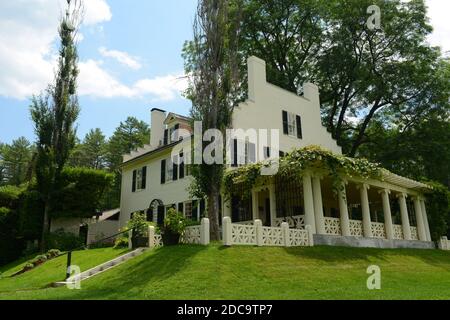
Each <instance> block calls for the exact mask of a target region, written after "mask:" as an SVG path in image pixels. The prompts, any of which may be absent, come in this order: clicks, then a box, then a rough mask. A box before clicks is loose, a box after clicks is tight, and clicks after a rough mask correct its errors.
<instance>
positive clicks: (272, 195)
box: [269, 184, 277, 227]
mask: <svg viewBox="0 0 450 320" xmlns="http://www.w3.org/2000/svg"><path fill="white" fill-rule="evenodd" d="M269 197H270V226H271V227H275V219H276V217H277V197H276V194H275V185H274V184H271V185H270V186H269Z"/></svg>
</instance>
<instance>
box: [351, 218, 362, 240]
mask: <svg viewBox="0 0 450 320" xmlns="http://www.w3.org/2000/svg"><path fill="white" fill-rule="evenodd" d="M350 235H351V236H354V237H362V236H363V235H364V233H363V223H362V221H360V220H350Z"/></svg>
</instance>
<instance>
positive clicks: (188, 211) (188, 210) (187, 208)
mask: <svg viewBox="0 0 450 320" xmlns="http://www.w3.org/2000/svg"><path fill="white" fill-rule="evenodd" d="M184 217H185V218H186V219H187V220H192V218H193V217H192V202H191V201H189V202H185V203H184Z"/></svg>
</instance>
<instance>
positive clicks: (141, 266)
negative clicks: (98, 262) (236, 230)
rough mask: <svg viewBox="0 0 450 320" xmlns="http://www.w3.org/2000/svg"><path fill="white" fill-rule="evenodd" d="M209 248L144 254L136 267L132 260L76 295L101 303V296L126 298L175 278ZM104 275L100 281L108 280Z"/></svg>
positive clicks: (178, 248) (168, 249) (164, 249)
mask: <svg viewBox="0 0 450 320" xmlns="http://www.w3.org/2000/svg"><path fill="white" fill-rule="evenodd" d="M206 248H207V247H205V246H200V245H198V246H197V245H179V246H173V247H161V248H159V249H156V250H155V251H153V252H151V253H145V254H144V256H141V257H137V258H135V259H140V261H139V262H138V263H133V260H131V261H130V262H131V263H133V264H130V262H128V263H126V264H124V265H121V266H118V267H117V268H116V269H112V270H111V271H110V273H109V274H108V273H106V274H108V275H109V276H108V277H107V278H104V279H99V280H100V281H98V280H97V279H98V278H97V279H96V278H95V277H94V278H93V279H92V282H93V285H89V282H87V283H85V284H84V285H85V286H86V287H87V290H83V289H82V290H81V291H78V292H74V294H75V295H76V296H77V298H82V299H91V298H92V299H98V298H99V292H101V293H102V294H101V297H102V299H107V298H108V297H111V298H113V299H114V298H115V295H116V294H120V296H122V297H123V296H126V295H127V294H126V293H127V292H129V291H131V290H136V288H138V289H139V288H140V287H142V288H144V287H148V286H149V283H151V282H153V281H161V280H164V279H167V278H170V277H172V276H173V275H175V274H176V273H178V272H179V271H180V270H182V269H183V268H184V267H185V266H186V265H187V264H188V263H189V261H190V260H191V259H192V258H193V257H194V256H195V255H197V254H198V253H199V252H201V251H203V250H205V249H206ZM106 274H105V275H106ZM105 275H99V277H102V276H103V277H105ZM96 280H97V281H96ZM88 281H89V280H88ZM94 286H95V287H94ZM117 287H120V292H118V291H116V290H115V288H117ZM82 288H83V283H82ZM75 291H77V290H75ZM130 298H133V297H130Z"/></svg>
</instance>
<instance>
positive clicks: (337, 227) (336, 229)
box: [324, 217, 341, 236]
mask: <svg viewBox="0 0 450 320" xmlns="http://www.w3.org/2000/svg"><path fill="white" fill-rule="evenodd" d="M324 224H325V232H326V234H329V235H333V236H340V235H341V220H340V219H339V218H330V217H325V218H324Z"/></svg>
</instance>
